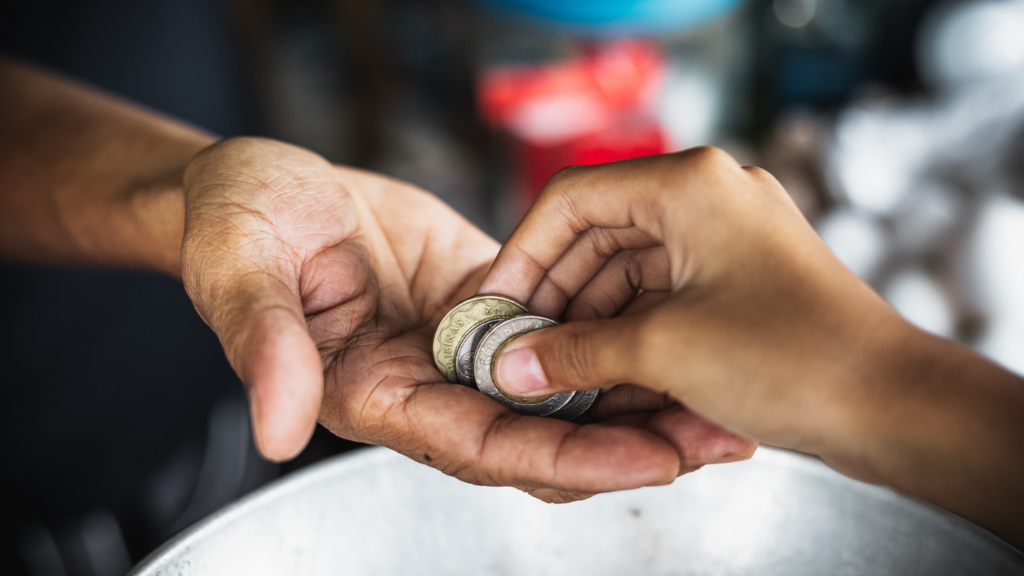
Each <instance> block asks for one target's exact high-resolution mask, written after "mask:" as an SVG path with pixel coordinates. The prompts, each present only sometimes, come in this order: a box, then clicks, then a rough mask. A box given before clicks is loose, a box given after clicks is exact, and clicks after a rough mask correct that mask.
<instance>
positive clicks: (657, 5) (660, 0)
mask: <svg viewBox="0 0 1024 576" xmlns="http://www.w3.org/2000/svg"><path fill="white" fill-rule="evenodd" d="M740 1H741V0H478V2H480V3H481V4H483V5H485V6H490V7H493V8H496V9H498V10H502V11H504V12H512V13H515V14H519V15H521V16H525V17H528V18H531V19H533V20H538V21H542V22H545V23H547V24H550V25H555V26H560V27H566V28H572V29H576V30H581V31H591V32H597V33H615V32H620V31H621V32H665V31H669V30H679V29H683V28H690V27H693V26H697V25H700V24H704V23H705V22H707V21H709V20H713V19H714V18H717V17H719V16H721V15H723V14H725V13H726V12H728V11H729V10H730V9H731V8H733V7H734V6H736V5H737V4H739V3H740Z"/></svg>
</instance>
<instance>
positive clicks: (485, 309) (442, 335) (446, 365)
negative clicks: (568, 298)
mask: <svg viewBox="0 0 1024 576" xmlns="http://www.w3.org/2000/svg"><path fill="white" fill-rule="evenodd" d="M521 314H526V308H524V307H523V306H522V305H521V304H519V303H518V302H516V301H515V300H511V299H509V298H505V297H504V296H494V295H488V294H484V295H480V296H473V297H471V298H467V299H465V300H463V301H462V302H459V303H458V304H456V305H455V307H454V308H452V309H451V310H450V311H449V312H448V313H447V314H445V315H444V318H442V319H441V324H440V325H438V327H437V332H435V333H434V364H435V365H437V369H438V370H439V371H440V372H441V374H442V375H444V377H445V379H446V380H448V381H449V382H452V383H457V382H458V381H459V379H458V373H457V371H456V369H455V353H456V351H457V350H458V349H459V345H460V344H461V343H462V340H463V338H465V337H466V335H468V334H469V333H470V332H471V331H472V330H473V329H474V328H476V327H477V326H479V325H481V324H483V323H485V322H488V321H490V320H502V319H505V318H511V317H513V316H519V315H521Z"/></svg>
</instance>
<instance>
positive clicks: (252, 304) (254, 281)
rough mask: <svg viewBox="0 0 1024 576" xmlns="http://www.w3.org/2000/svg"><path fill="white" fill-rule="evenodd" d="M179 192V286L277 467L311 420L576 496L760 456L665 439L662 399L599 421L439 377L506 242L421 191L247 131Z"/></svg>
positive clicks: (717, 440)
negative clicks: (446, 338)
mask: <svg viewBox="0 0 1024 576" xmlns="http://www.w3.org/2000/svg"><path fill="white" fill-rule="evenodd" d="M185 190H186V219H185V239H184V243H183V246H182V273H183V278H184V281H185V286H186V289H187V290H188V293H189V295H190V296H191V297H192V299H193V301H194V302H195V305H196V308H197V309H198V311H199V313H200V314H201V315H202V316H203V318H204V319H205V320H206V321H207V322H208V323H209V324H210V326H211V327H212V328H213V330H214V331H215V332H216V333H217V334H218V336H219V337H220V340H221V342H222V343H223V345H224V348H225V350H226V352H227V355H228V358H229V360H230V361H231V363H232V365H233V366H234V367H235V369H236V371H237V372H238V373H239V375H240V376H241V378H242V380H243V382H245V384H246V386H247V388H248V390H249V396H250V398H251V403H252V409H253V410H252V411H253V421H254V429H255V432H256V437H257V443H258V445H259V447H260V449H261V451H262V452H263V453H264V454H265V455H267V456H268V457H270V458H272V459H276V460H283V459H287V458H290V457H292V456H294V455H295V454H297V453H298V452H299V451H300V450H301V449H302V447H303V446H304V445H305V443H306V441H307V440H308V438H309V436H310V434H311V433H312V429H313V427H314V425H315V423H316V421H317V419H319V421H320V422H321V423H322V424H323V425H324V426H326V427H327V428H328V429H330V430H331V431H332V432H334V433H335V434H338V435H340V436H343V437H345V438H348V439H352V440H356V441H361V442H368V443H373V444H379V445H383V446H387V447H389V448H392V449H394V450H396V451H398V452H401V453H403V454H405V455H407V456H409V457H410V458H413V459H415V460H418V461H420V462H423V463H426V464H428V465H430V466H433V467H435V468H437V469H439V470H441V471H443V472H445V473H447V474H450V475H453V476H456V477H457V478H460V479H462V480H465V481H467V482H472V483H476V484H485V485H509V486H516V487H519V488H521V489H524V490H527V491H529V492H531V493H533V494H535V495H537V496H538V497H541V498H544V499H548V500H569V499H574V498H579V497H583V496H586V495H589V494H592V493H597V492H605V491H611V490H622V489H629V488H635V487H639V486H646V485H656V484H666V483H669V482H671V481H672V480H673V479H674V478H675V477H676V476H677V475H678V474H679V473H681V472H685V471H688V470H690V469H693V468H695V467H699V466H700V465H701V464H704V463H708V462H715V461H724V460H735V459H741V458H744V457H747V456H748V455H749V453H750V451H751V450H752V445H751V444H750V443H749V442H748V441H746V440H744V439H742V438H739V437H736V436H733V435H732V434H729V433H727V432H724V431H723V430H721V429H719V428H717V427H714V426H712V425H710V424H708V423H706V422H704V421H703V420H699V419H697V418H695V417H693V416H692V415H690V414H689V413H686V412H685V411H682V410H681V409H676V411H675V413H672V411H670V413H669V414H667V415H663V416H660V417H658V418H662V419H664V418H676V419H680V420H688V421H689V422H690V423H689V424H688V425H686V426H684V429H686V430H688V431H689V432H688V436H687V437H686V438H683V439H681V437H680V436H679V434H678V433H676V434H675V435H674V436H673V435H668V436H666V437H663V436H661V435H659V430H660V425H659V423H658V422H657V421H656V419H655V421H653V422H652V418H651V413H649V411H645V410H642V409H647V408H651V407H657V408H660V407H661V406H662V405H664V402H665V400H664V399H662V398H660V397H652V396H650V395H646V394H643V395H639V396H634V397H632V398H631V397H630V396H631V395H630V394H629V393H628V391H627V392H626V393H623V392H618V393H616V394H615V395H613V396H611V397H610V399H609V400H607V401H606V402H605V408H604V409H602V408H601V407H600V406H599V407H598V410H597V411H596V415H597V416H598V417H600V418H605V419H608V421H607V423H606V424H588V425H579V424H575V423H570V422H562V421H558V420H550V419H543V418H535V417H525V416H520V415H516V414H514V413H511V412H509V411H508V410H507V409H506V408H504V407H502V406H501V405H499V404H498V403H496V402H494V401H492V400H490V399H489V398H487V397H486V396H485V395H483V394H481V393H479V392H477V391H476V390H472V389H470V388H466V387H462V386H457V385H451V384H448V383H445V382H444V379H443V377H442V376H441V375H440V373H439V372H438V371H437V370H436V368H435V367H434V365H433V360H432V354H431V342H432V337H433V333H434V329H435V328H436V326H437V323H438V322H439V321H440V319H441V317H442V316H443V315H444V313H445V312H447V310H448V309H449V308H450V307H451V306H452V305H453V304H454V303H456V302H457V301H459V300H460V299H462V298H464V297H467V296H469V295H471V294H472V293H473V292H474V291H475V289H476V288H477V287H478V286H479V284H480V282H481V281H482V279H483V277H484V274H485V273H486V271H487V269H488V267H489V266H490V264H491V261H492V260H493V258H494V256H495V254H496V253H497V251H498V248H499V246H498V244H497V243H496V242H495V241H494V240H492V239H491V238H489V237H487V236H486V235H485V234H483V233H482V232H480V231H479V230H478V229H476V228H475V227H473V226H472V225H471V224H470V223H469V222H467V221H466V220H464V219H463V218H461V217H460V216H459V215H458V214H456V213H455V212H454V211H452V210H451V209H450V208H448V207H447V206H445V205H444V204H443V203H442V202H440V201H438V200H437V199H436V198H434V197H433V196H431V195H429V194H427V193H425V192H422V191H420V190H418V189H416V188H414V187H412V186H409V185H406V184H403V183H401V182H397V181H394V180H390V179H388V178H384V177H381V176H377V175H374V174H370V173H366V172H361V171H357V170H352V169H346V168H340V167H335V166H332V165H330V164H328V163H327V162H326V161H324V160H323V159H322V158H320V157H319V156H317V155H315V154H313V153H311V152H309V151H306V150H303V149H300V148H297V147H294V146H289V145H285V144H281V143H278V142H273V141H268V140H258V139H237V140H228V141H225V142H222V143H219V144H217V145H215V146H212V147H210V148H209V149H207V150H206V151H204V152H203V153H202V154H200V155H199V156H198V157H197V158H196V159H195V160H194V161H193V162H192V163H191V165H190V166H189V168H188V170H187V172H186V175H185ZM616 398H617V399H616ZM652 402H653V403H654V404H651V403H652ZM602 411H603V414H602ZM645 412H647V413H645ZM671 428H672V429H673V430H678V429H679V427H678V426H673V427H671Z"/></svg>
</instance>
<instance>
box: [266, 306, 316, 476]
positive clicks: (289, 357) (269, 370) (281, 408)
mask: <svg viewBox="0 0 1024 576" xmlns="http://www.w3.org/2000/svg"><path fill="white" fill-rule="evenodd" d="M275 316H276V317H275ZM282 316H283V317H282ZM287 316H288V315H287V314H286V313H283V312H282V313H278V314H275V313H273V312H271V313H270V314H268V317H267V318H265V321H264V323H263V326H262V330H263V333H264V336H263V338H260V339H259V341H258V343H257V350H256V351H255V354H254V356H253V357H254V358H255V359H254V361H253V365H252V369H251V376H250V380H251V382H250V383H249V396H250V402H251V406H252V421H253V431H254V433H255V436H256V444H257V447H258V448H259V450H260V452H261V453H262V454H263V455H264V456H265V457H266V458H267V459H269V460H273V461H276V462H281V461H285V460H290V459H291V458H294V457H295V456H297V455H298V454H299V453H300V452H302V449H303V448H305V446H306V444H307V443H308V442H309V439H310V437H311V436H312V435H313V430H314V429H315V427H316V421H317V417H318V415H319V413H320V404H321V401H322V399H323V367H322V363H321V360H320V354H319V352H318V351H317V349H316V345H315V344H314V343H313V341H312V339H311V338H310V336H309V333H308V331H307V330H306V326H305V323H297V322H296V321H294V320H293V319H290V318H288V317H287Z"/></svg>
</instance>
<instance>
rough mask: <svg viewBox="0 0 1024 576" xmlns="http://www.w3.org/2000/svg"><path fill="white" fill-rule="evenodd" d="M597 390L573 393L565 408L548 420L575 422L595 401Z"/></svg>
mask: <svg viewBox="0 0 1024 576" xmlns="http://www.w3.org/2000/svg"><path fill="white" fill-rule="evenodd" d="M597 394H598V390H579V391H577V392H575V393H574V394H573V396H572V399H571V400H569V403H568V404H566V405H565V406H562V407H561V408H559V409H558V410H557V411H555V412H554V413H553V414H551V415H550V418H558V419H559V420H575V419H577V418H579V417H580V416H582V415H583V414H584V413H585V412H586V411H587V410H590V407H591V406H593V405H594V401H595V400H597Z"/></svg>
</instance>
